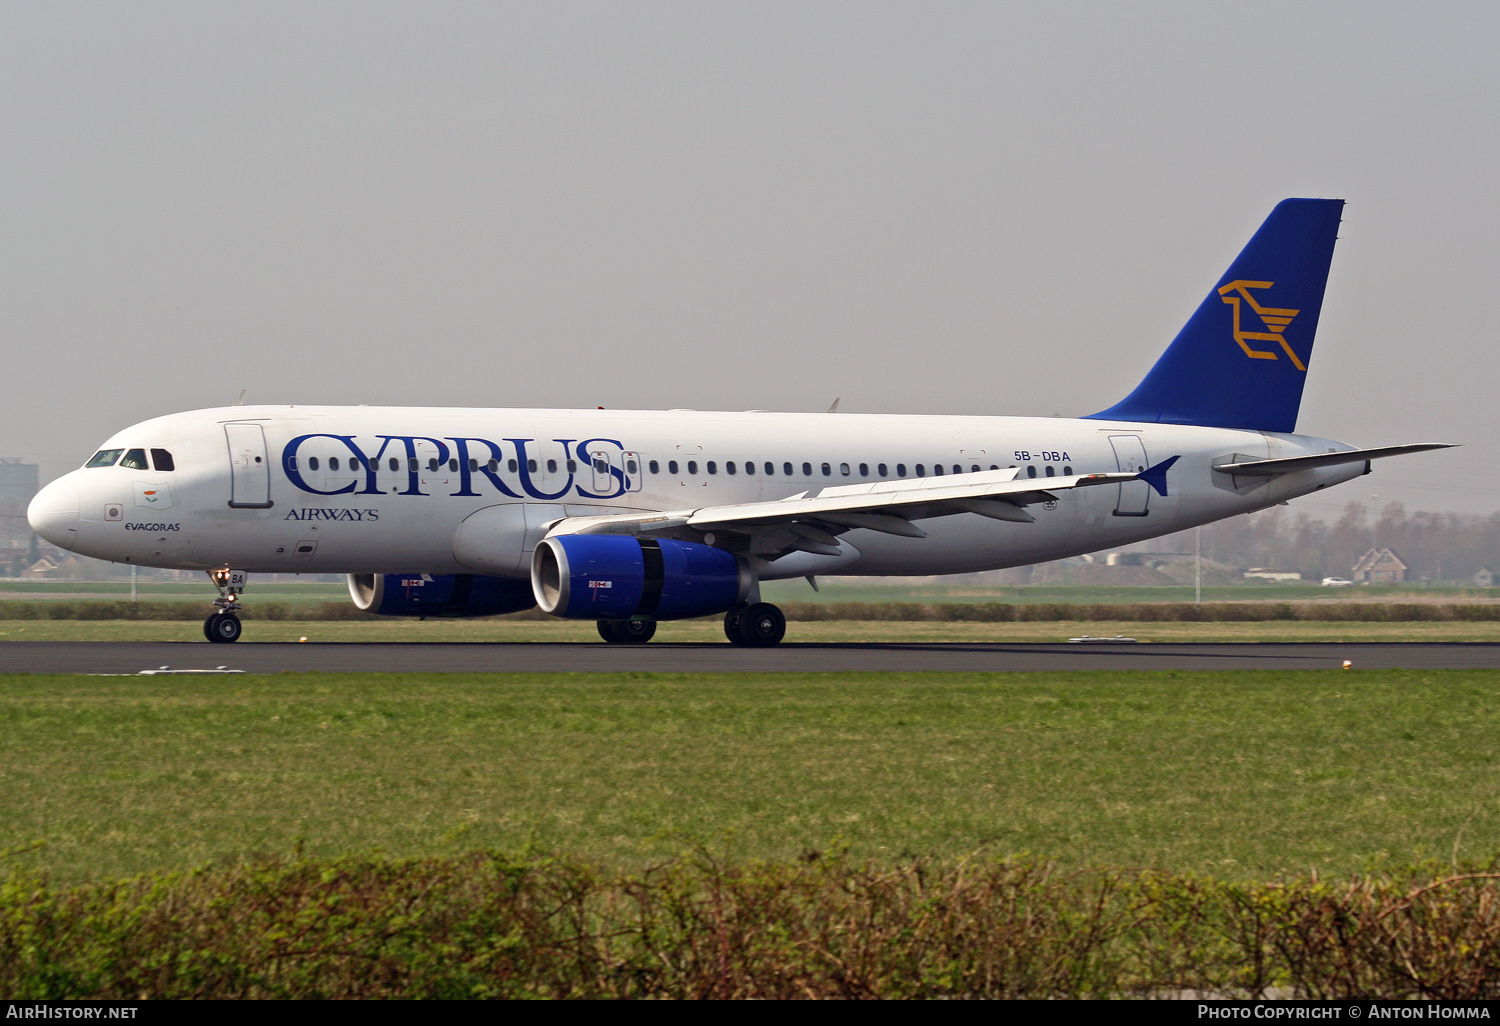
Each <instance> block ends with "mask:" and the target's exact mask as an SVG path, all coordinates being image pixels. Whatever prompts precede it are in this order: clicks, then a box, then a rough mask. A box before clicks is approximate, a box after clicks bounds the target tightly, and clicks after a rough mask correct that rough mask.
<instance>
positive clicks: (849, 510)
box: [552, 469, 1136, 537]
mask: <svg viewBox="0 0 1500 1026" xmlns="http://www.w3.org/2000/svg"><path fill="white" fill-rule="evenodd" d="M1015 477H1016V471H1015V470H1014V469H1007V470H999V471H981V472H979V473H977V474H962V475H954V476H951V477H940V478H918V479H916V480H911V481H890V482H875V483H872V484H868V485H864V484H860V485H840V486H838V487H835V488H825V489H823V490H822V491H821V492H820V493H819V494H817V495H808V494H807V493H806V492H803V493H801V494H799V495H793V496H790V497H788V498H785V499H776V500H772V501H769V502H746V503H740V504H737V505H732V506H705V507H703V508H701V509H694V510H673V511H668V512H662V513H647V514H639V513H623V514H614V515H608V516H597V517H569V518H567V519H566V520H562V521H559V522H558V523H557V524H556V525H554V526H553V528H552V533H553V534H650V533H654V532H658V531H670V530H676V529H679V528H682V527H689V528H692V529H693V530H697V531H710V530H715V529H725V530H735V529H737V528H738V529H744V530H750V529H754V528H762V527H769V526H775V525H784V524H792V523H795V522H798V521H804V522H805V521H808V520H818V519H819V518H823V519H826V520H828V521H830V522H832V523H836V524H837V523H843V524H844V525H845V526H849V527H856V526H858V527H869V528H870V529H871V530H883V531H884V532H885V533H890V534H905V535H907V536H908V537H916V536H917V535H916V534H912V533H909V532H907V531H905V530H903V529H902V528H901V527H900V526H899V525H898V524H896V523H895V521H898V520H899V521H902V522H904V523H908V524H909V522H910V521H911V520H914V519H921V518H924V517H932V516H945V515H949V514H954V513H964V512H971V511H972V512H979V511H980V510H985V511H986V512H984V514H983V515H986V516H995V514H996V513H1005V512H1007V511H1005V510H1004V509H1002V508H1001V507H1002V506H1009V507H1010V508H1011V509H1013V510H1014V511H1015V514H1016V515H1015V516H1010V515H1006V516H1000V517H997V519H1006V520H1017V521H1020V522H1025V521H1026V520H1028V519H1029V514H1026V513H1025V512H1024V511H1023V510H1022V509H1021V507H1022V506H1026V505H1030V504H1032V503H1037V502H1052V501H1054V500H1056V498H1057V496H1056V495H1055V494H1054V493H1055V492H1059V491H1067V490H1069V489H1072V488H1086V487H1090V486H1095V485H1108V484H1120V483H1121V482H1124V481H1134V480H1135V479H1136V475H1135V474H1125V473H1110V474H1076V475H1073V476H1072V477H1053V478H1047V479H1046V482H1045V484H1043V482H1041V481H1038V480H1036V479H1026V480H1021V481H1017V480H1015ZM866 517H868V518H869V519H868V521H867V522H865V523H858V522H856V521H857V520H860V519H863V518H866ZM876 518H878V519H876ZM877 524H878V526H877Z"/></svg>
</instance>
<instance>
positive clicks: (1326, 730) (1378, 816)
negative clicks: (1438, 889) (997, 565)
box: [0, 670, 1500, 881]
mask: <svg viewBox="0 0 1500 1026" xmlns="http://www.w3.org/2000/svg"><path fill="white" fill-rule="evenodd" d="M0 718H3V725H0V737H3V739H4V745H3V748H0V787H3V789H4V793H5V795H6V801H5V802H3V803H0V849H10V850H11V851H12V852H13V854H12V855H11V856H10V859H9V861H10V864H11V865H36V866H39V867H42V868H45V869H47V870H49V871H51V872H52V873H54V874H55V877H56V878H57V879H59V880H63V881H65V880H79V879H92V878H101V877H106V876H116V875H119V874H127V873H136V872H140V871H143V870H148V869H153V868H161V867H171V868H176V867H184V866H189V865H193V864H198V863H202V862H205V861H208V860H224V859H229V860H235V859H241V858H245V857H247V856H253V855H255V854H257V853H260V854H266V853H269V854H273V855H274V854H288V853H291V852H292V851H294V850H296V849H298V848H299V847H300V848H301V849H303V850H305V851H306V852H307V853H309V854H311V855H317V856H331V855H338V854H342V853H349V852H369V851H371V850H380V851H383V852H385V853H388V854H390V855H393V856H407V855H432V854H446V853H459V852H462V851H467V850H472V849H477V848H500V849H515V848H517V847H520V846H523V845H526V844H534V845H539V846H541V847H542V848H544V849H548V850H562V851H567V852H570V853H572V854H574V855H576V856H579V857H582V858H586V859H590V860H594V861H597V862H599V863H601V864H603V865H609V866H620V867H631V866H640V865H642V864H644V863H647V862H650V861H653V860H659V859H661V858H664V857H667V856H670V855H674V854H678V853H681V852H683V851H684V850H687V849H689V848H691V847H692V846H693V845H695V844H702V845H706V846H707V847H708V848H710V849H711V850H713V851H715V852H718V853H721V854H722V855H723V856H724V857H726V858H730V859H745V858H766V859H781V860H788V859H794V858H795V857H797V856H798V855H799V854H800V853H803V852H806V851H809V850H828V849H830V848H837V847H845V846H846V847H847V848H848V850H849V854H850V856H851V857H854V858H871V859H874V860H876V861H877V862H881V861H885V860H890V861H892V862H895V861H899V860H903V859H910V858H912V857H918V856H934V857H937V858H939V859H950V858H952V857H954V856H959V855H962V854H963V853H966V852H972V851H975V850H980V849H982V850H984V851H986V852H988V853H991V854H994V855H1007V854H1011V853H1017V852H1030V853H1033V854H1035V855H1036V856H1039V857H1042V858H1048V859H1057V860H1059V861H1060V862H1061V863H1062V865H1063V866H1064V867H1080V866H1088V865H1102V866H1113V867H1157V868H1161V869H1165V870H1172V871H1195V872H1204V873H1209V874H1211V875H1213V876H1216V877H1220V878H1231V879H1234V878H1240V879H1265V878H1267V877H1269V876H1271V875H1273V874H1276V873H1283V872H1286V873H1306V872H1308V871H1311V870H1317V871H1319V872H1322V873H1325V874H1347V873H1349V872H1353V871H1355V870H1356V869H1360V868H1369V867H1372V866H1374V867H1378V866H1380V865H1382V864H1387V863H1391V862H1395V863H1405V862H1411V861H1413V860H1417V859H1421V858H1429V857H1435V858H1438V859H1441V860H1443V861H1445V862H1446V861H1447V860H1448V859H1450V858H1453V857H1455V856H1456V857H1458V858H1462V859H1465V860H1484V859H1489V858H1491V857H1493V856H1494V855H1496V854H1497V853H1500V671H1425V672H1411V671H1401V670H1391V671H1358V670H1356V671H1353V672H1342V671H1330V672H1324V671H1307V672H1290V673H1270V672H1266V673H1262V672H1250V671H1240V672H1236V673H1232V674H1225V673H1221V674H1206V673H1077V674H1026V675H995V676H989V675H964V674H830V675H765V676H759V675H750V674H734V675H724V676H713V675H702V676H671V675H650V674H641V675H566V674H564V675H554V676H529V675H487V676H463V675H456V674H455V675H444V676H434V677H418V676H396V675H391V676H384V675H358V676H355V675H351V676H342V675H319V674H308V675H291V674H287V675H279V676H254V677H249V676H247V677H220V678H165V677H151V678H140V677H85V676H55V677H48V676H26V675H14V676H3V677H0ZM31 842H41V847H38V848H35V849H31V850H28V851H22V852H20V853H14V852H16V850H17V849H21V848H24V847H25V846H27V845H29V844H30V843H31Z"/></svg>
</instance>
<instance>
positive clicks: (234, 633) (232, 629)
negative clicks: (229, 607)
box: [203, 613, 241, 644]
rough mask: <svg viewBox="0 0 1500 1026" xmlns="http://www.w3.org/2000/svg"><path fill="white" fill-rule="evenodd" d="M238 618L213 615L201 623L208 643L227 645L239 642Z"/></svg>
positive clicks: (224, 614)
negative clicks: (214, 642)
mask: <svg viewBox="0 0 1500 1026" xmlns="http://www.w3.org/2000/svg"><path fill="white" fill-rule="evenodd" d="M240 630H241V627H240V618H239V617H237V616H230V615H229V614H228V613H215V614H214V615H213V616H210V617H209V618H208V619H207V620H204V621H203V633H204V634H205V635H207V637H208V640H209V641H217V642H221V643H226V644H227V643H228V642H231V641H239V640H240Z"/></svg>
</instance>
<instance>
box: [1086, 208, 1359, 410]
mask: <svg viewBox="0 0 1500 1026" xmlns="http://www.w3.org/2000/svg"><path fill="white" fill-rule="evenodd" d="M1343 207H1344V201H1343V200H1320V199H1287V200H1282V201H1281V202H1280V203H1278V204H1276V209H1275V210H1273V211H1271V216H1270V217H1268V218H1266V220H1265V223H1264V224H1262V225H1261V226H1260V230H1259V231H1257V232H1256V233H1255V235H1254V237H1252V238H1251V239H1250V242H1249V244H1248V245H1247V246H1246V247H1245V248H1244V250H1242V251H1241V252H1240V255H1239V256H1238V257H1236V258H1235V260H1234V262H1233V263H1232V264H1230V265H1229V270H1228V271H1226V272H1224V276H1223V277H1222V278H1220V279H1219V281H1218V284H1216V285H1215V286H1214V288H1213V290H1212V291H1211V292H1209V294H1208V298H1206V299H1204V300H1203V302H1202V304H1201V305H1200V306H1199V307H1198V309H1197V311H1195V312H1194V314H1193V316H1192V317H1191V318H1189V319H1188V322H1187V324H1185V325H1184V326H1183V328H1182V330H1181V331H1179V332H1178V333H1177V337H1176V338H1175V339H1173V340H1172V344H1171V345H1170V346H1168V347H1167V351H1166V352H1165V353H1163V354H1162V355H1161V358H1160V359H1159V360H1157V361H1156V365H1155V366H1154V367H1152V368H1151V372H1150V373H1149V374H1147V375H1146V377H1145V379H1144V380H1143V381H1141V383H1140V384H1139V385H1137V386H1136V388H1135V391H1133V392H1131V393H1130V394H1129V395H1128V396H1126V397H1125V398H1124V399H1122V400H1121V401H1120V402H1118V403H1116V404H1115V405H1114V406H1111V407H1110V408H1109V409H1107V410H1103V411H1101V412H1099V413H1095V414H1092V415H1091V416H1090V417H1087V418H1085V419H1088V420H1127V421H1140V422H1146V423H1160V424H1197V425H1202V426H1205V427H1227V428H1250V429H1253V430H1258V431H1294V430H1296V427H1297V407H1298V406H1299V405H1301V402H1302V386H1303V384H1304V382H1305V381H1306V380H1307V366H1308V364H1309V363H1310V362H1311V359H1312V347H1313V336H1314V334H1316V332H1317V328H1318V314H1319V313H1320V312H1321V310H1322V307H1323V288H1324V286H1325V285H1326V284H1327V283H1328V266H1329V263H1330V262H1331V261H1332V260H1333V244H1334V242H1335V240H1336V239H1337V238H1338V230H1339V220H1340V215H1341V213H1342V211H1343Z"/></svg>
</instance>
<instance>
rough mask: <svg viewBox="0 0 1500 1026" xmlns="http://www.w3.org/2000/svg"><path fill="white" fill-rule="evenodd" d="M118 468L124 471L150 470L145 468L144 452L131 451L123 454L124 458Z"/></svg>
mask: <svg viewBox="0 0 1500 1026" xmlns="http://www.w3.org/2000/svg"><path fill="white" fill-rule="evenodd" d="M120 466H122V467H124V468H125V469H126V470H150V469H151V468H150V467H148V466H146V450H145V449H131V450H129V451H128V452H126V453H125V458H124V459H123V460H121V461H120Z"/></svg>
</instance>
